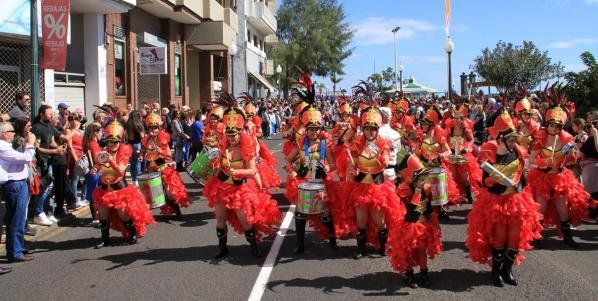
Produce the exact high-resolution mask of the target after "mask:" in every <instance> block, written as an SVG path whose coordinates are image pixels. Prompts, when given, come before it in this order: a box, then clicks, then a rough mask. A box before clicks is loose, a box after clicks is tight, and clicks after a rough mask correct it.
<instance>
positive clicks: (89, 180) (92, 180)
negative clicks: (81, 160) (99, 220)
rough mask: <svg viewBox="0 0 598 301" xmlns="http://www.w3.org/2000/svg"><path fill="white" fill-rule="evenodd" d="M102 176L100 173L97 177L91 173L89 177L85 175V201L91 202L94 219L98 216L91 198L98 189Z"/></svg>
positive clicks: (90, 207)
mask: <svg viewBox="0 0 598 301" xmlns="http://www.w3.org/2000/svg"><path fill="white" fill-rule="evenodd" d="M101 175H102V173H101V172H98V173H97V174H95V175H94V174H92V173H91V172H90V173H88V174H87V175H85V188H84V189H85V190H86V193H85V199H86V200H88V201H89V211H91V217H92V218H93V219H95V218H96V214H95V210H94V209H93V198H92V197H91V196H92V194H93V190H94V189H96V187H98V183H99V181H100V176H101Z"/></svg>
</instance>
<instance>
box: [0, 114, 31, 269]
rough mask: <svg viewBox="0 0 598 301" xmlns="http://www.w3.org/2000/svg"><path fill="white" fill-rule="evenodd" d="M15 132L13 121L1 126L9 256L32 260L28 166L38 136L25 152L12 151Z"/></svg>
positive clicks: (0, 154) (0, 179)
mask: <svg viewBox="0 0 598 301" xmlns="http://www.w3.org/2000/svg"><path fill="white" fill-rule="evenodd" d="M14 137H15V131H14V128H13V127H12V124H10V123H9V122H1V123H0V169H2V171H1V172H0V183H2V185H1V189H0V192H1V195H2V199H3V200H4V201H5V202H6V215H5V217H4V218H5V223H6V257H7V258H8V261H10V262H17V261H29V260H32V259H33V256H31V255H29V254H24V253H23V250H24V244H25V240H24V237H23V235H24V233H25V221H26V219H27V203H28V202H29V188H28V186H27V179H28V177H29V174H28V173H29V169H28V168H27V164H28V163H29V162H31V160H33V156H34V155H35V135H33V134H31V133H29V136H28V137H27V140H26V142H25V151H24V152H19V151H16V150H15V149H13V148H12V141H13V139H14Z"/></svg>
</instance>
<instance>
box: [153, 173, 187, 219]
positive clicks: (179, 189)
mask: <svg viewBox="0 0 598 301" xmlns="http://www.w3.org/2000/svg"><path fill="white" fill-rule="evenodd" d="M162 183H163V185H164V188H165V190H166V191H165V193H166V194H167V195H168V197H169V198H170V199H171V200H172V201H173V202H174V203H175V204H177V205H179V206H181V207H185V208H187V207H189V205H191V201H190V200H189V195H188V194H187V190H186V189H185V184H184V183H183V179H181V176H180V175H179V173H178V172H177V171H176V169H174V168H172V167H165V168H164V169H162ZM160 213H162V214H165V215H171V214H174V213H175V210H174V208H172V206H171V205H170V204H169V203H166V204H165V205H164V206H162V207H160Z"/></svg>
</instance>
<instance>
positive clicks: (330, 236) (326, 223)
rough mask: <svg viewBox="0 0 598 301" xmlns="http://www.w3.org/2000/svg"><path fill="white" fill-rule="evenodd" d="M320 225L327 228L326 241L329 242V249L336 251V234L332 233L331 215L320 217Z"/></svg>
mask: <svg viewBox="0 0 598 301" xmlns="http://www.w3.org/2000/svg"><path fill="white" fill-rule="evenodd" d="M322 223H324V226H326V228H328V241H329V242H330V248H332V249H334V250H336V249H338V245H337V244H336V232H335V231H334V223H333V222H332V215H327V216H323V217H322Z"/></svg>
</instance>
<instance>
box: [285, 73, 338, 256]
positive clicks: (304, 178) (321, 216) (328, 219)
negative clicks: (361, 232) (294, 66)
mask: <svg viewBox="0 0 598 301" xmlns="http://www.w3.org/2000/svg"><path fill="white" fill-rule="evenodd" d="M297 84H300V85H301V86H303V87H304V88H305V91H300V90H296V93H297V94H298V95H299V97H300V98H301V99H302V100H303V101H305V102H306V103H308V104H310V105H308V106H306V107H304V109H303V111H302V112H301V113H300V115H299V117H300V120H301V124H302V127H303V128H304V129H305V135H303V136H301V137H299V138H298V139H297V140H296V147H294V148H293V149H292V150H291V151H290V153H289V154H288V155H287V156H286V158H285V160H286V170H287V181H286V183H285V187H286V190H287V191H286V193H285V196H286V198H287V199H288V200H289V202H291V203H293V204H297V205H300V204H298V203H299V200H298V197H299V186H300V185H301V184H302V183H306V182H308V181H311V182H315V183H321V184H323V185H324V189H325V195H324V200H323V201H324V202H325V203H326V206H327V208H328V210H324V211H323V212H318V213H315V214H310V213H309V212H305V210H304V209H305V208H301V207H298V208H297V209H296V211H295V231H296V232H297V248H296V249H295V254H301V253H303V252H304V251H305V227H306V223H307V220H309V222H310V225H311V226H312V227H314V228H315V229H316V230H317V231H318V234H319V237H320V238H325V237H326V238H328V239H329V243H330V246H331V248H333V249H337V248H338V246H337V243H336V233H335V227H334V221H333V218H332V217H333V215H334V213H335V211H336V208H335V205H336V204H335V202H334V200H333V199H332V198H333V196H334V195H335V189H334V188H333V185H334V183H333V182H332V171H333V170H334V169H335V161H334V159H333V158H332V152H331V147H330V143H329V142H328V141H327V139H326V138H327V137H328V136H327V134H326V133H325V132H323V131H322V127H323V124H322V113H321V112H320V111H318V110H317V109H316V108H315V107H313V106H312V105H311V103H313V101H314V97H315V91H314V85H313V83H312V81H311V78H310V77H309V75H308V74H306V73H304V74H302V75H301V77H300V78H299V82H298V83H297Z"/></svg>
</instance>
